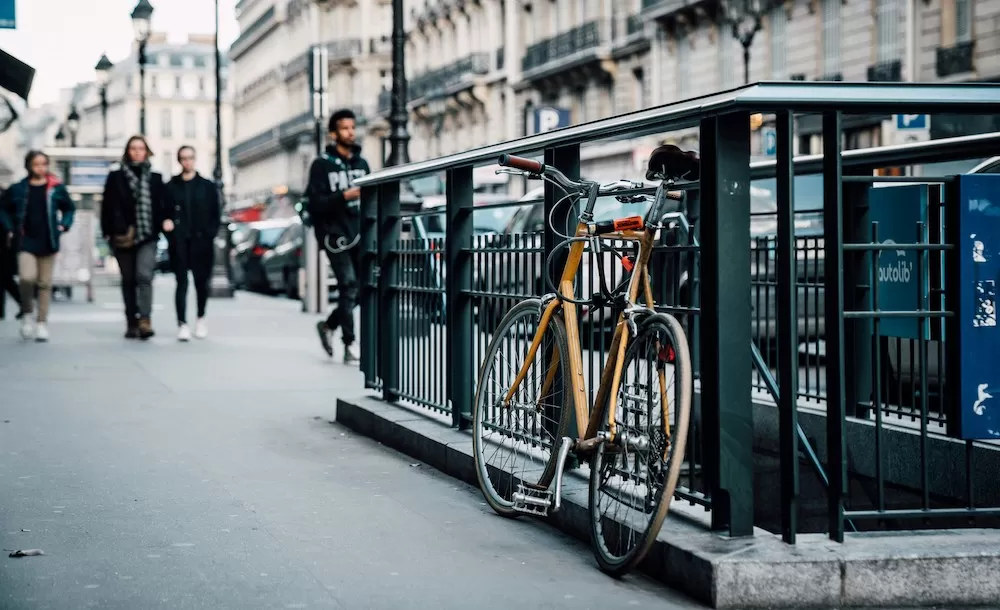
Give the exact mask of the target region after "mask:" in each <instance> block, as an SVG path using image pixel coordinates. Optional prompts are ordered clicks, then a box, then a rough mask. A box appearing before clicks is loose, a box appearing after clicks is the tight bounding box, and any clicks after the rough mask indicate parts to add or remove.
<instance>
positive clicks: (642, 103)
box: [632, 68, 649, 110]
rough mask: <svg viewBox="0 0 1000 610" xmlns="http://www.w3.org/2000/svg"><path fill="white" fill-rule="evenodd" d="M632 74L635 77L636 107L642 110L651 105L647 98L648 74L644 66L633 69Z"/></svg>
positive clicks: (634, 94)
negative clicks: (643, 68) (644, 70)
mask: <svg viewBox="0 0 1000 610" xmlns="http://www.w3.org/2000/svg"><path fill="white" fill-rule="evenodd" d="M632 75H633V76H634V77H635V92H634V93H633V96H634V98H635V109H636V110H642V109H643V108H648V107H649V100H647V99H646V95H647V92H646V75H645V72H643V70H642V68H636V69H635V70H633V71H632Z"/></svg>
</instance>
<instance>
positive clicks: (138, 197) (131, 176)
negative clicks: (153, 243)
mask: <svg viewBox="0 0 1000 610" xmlns="http://www.w3.org/2000/svg"><path fill="white" fill-rule="evenodd" d="M139 167H140V168H141V169H140V173H141V174H142V175H141V177H140V176H136V175H135V172H134V171H132V168H131V167H125V168H123V169H124V170H125V177H126V178H128V185H129V188H130V189H132V197H134V198H135V221H136V225H137V226H136V228H135V231H136V235H135V238H136V241H138V242H142V241H144V240H145V239H146V238H148V237H150V236H151V235H152V234H153V197H152V195H151V193H150V190H149V173H150V169H149V162H148V161H147V162H143V163H141V164H139Z"/></svg>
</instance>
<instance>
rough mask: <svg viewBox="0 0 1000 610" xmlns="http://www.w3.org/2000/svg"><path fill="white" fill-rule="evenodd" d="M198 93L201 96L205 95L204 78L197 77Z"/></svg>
mask: <svg viewBox="0 0 1000 610" xmlns="http://www.w3.org/2000/svg"><path fill="white" fill-rule="evenodd" d="M198 93H200V94H202V95H204V94H205V77H204V76H199V77H198Z"/></svg>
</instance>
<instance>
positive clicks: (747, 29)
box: [723, 0, 772, 84]
mask: <svg viewBox="0 0 1000 610" xmlns="http://www.w3.org/2000/svg"><path fill="white" fill-rule="evenodd" d="M771 4H772V3H771V1H770V0H733V1H731V2H727V3H726V4H725V5H724V11H725V12H724V17H723V18H724V19H725V21H726V23H728V24H729V25H730V26H731V27H732V31H733V38H735V39H736V40H737V41H739V43H740V45H741V46H742V47H743V83H744V84H750V47H751V46H753V39H754V37H755V36H757V32H759V31H760V30H761V29H762V28H763V18H764V13H766V12H767V11H768V10H770V8H771Z"/></svg>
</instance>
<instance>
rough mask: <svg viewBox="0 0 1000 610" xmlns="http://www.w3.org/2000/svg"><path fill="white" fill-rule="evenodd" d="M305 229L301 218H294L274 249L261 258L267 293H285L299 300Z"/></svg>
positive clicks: (264, 286)
mask: <svg viewBox="0 0 1000 610" xmlns="http://www.w3.org/2000/svg"><path fill="white" fill-rule="evenodd" d="M304 229H305V227H304V226H303V225H302V221H301V220H300V219H299V217H298V216H296V217H294V218H293V220H292V222H291V224H290V225H288V226H287V227H285V229H284V231H283V232H282V233H281V236H280V237H278V240H277V241H276V242H275V244H274V247H273V248H272V249H270V250H267V251H265V252H264V254H263V255H262V256H261V258H260V264H261V268H262V270H263V289H264V290H265V291H267V292H279V293H284V294H285V295H286V296H288V298H290V299H297V298H299V269H301V268H302V261H303V258H302V250H303V247H304V246H305V230H304Z"/></svg>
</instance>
